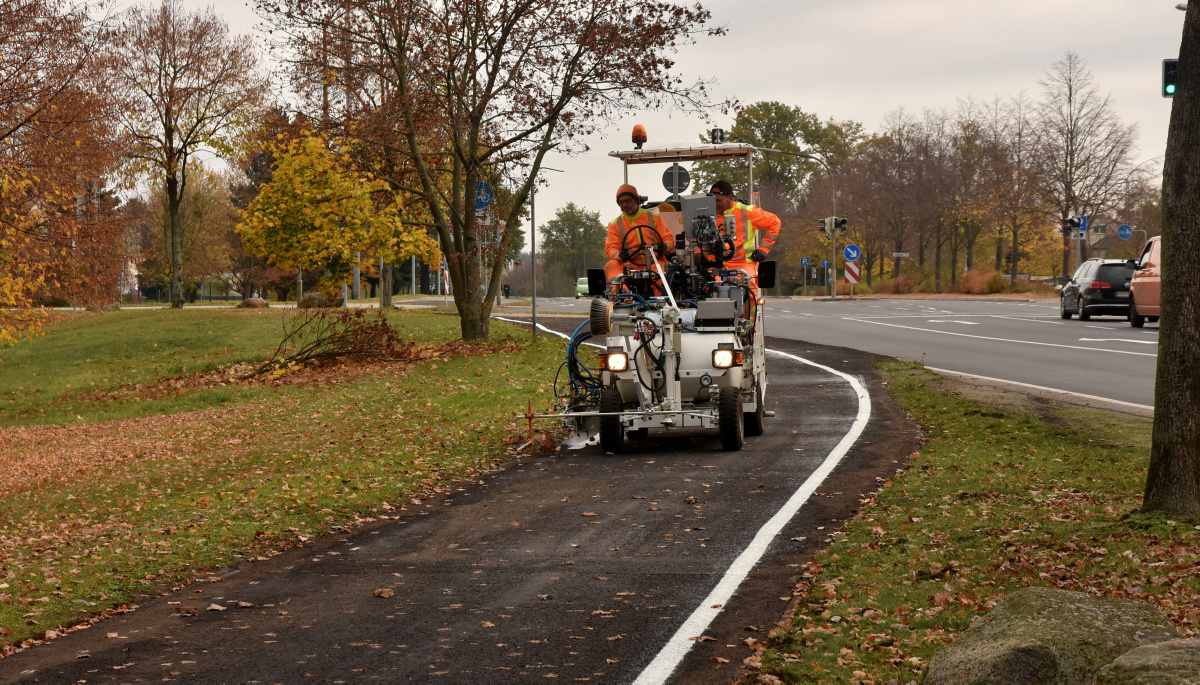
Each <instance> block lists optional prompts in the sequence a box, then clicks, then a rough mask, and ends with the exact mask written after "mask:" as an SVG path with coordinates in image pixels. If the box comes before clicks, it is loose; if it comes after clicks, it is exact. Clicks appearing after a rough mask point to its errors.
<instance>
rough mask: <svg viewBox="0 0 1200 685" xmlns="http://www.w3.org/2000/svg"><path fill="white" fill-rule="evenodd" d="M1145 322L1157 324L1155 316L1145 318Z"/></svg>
mask: <svg viewBox="0 0 1200 685" xmlns="http://www.w3.org/2000/svg"><path fill="white" fill-rule="evenodd" d="M1146 320H1147V321H1149V322H1150V323H1158V317H1157V316H1147V317H1146Z"/></svg>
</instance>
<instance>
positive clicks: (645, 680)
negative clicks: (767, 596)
mask: <svg viewBox="0 0 1200 685" xmlns="http://www.w3.org/2000/svg"><path fill="white" fill-rule="evenodd" d="M767 351H768V352H772V353H774V354H777V355H779V356H781V357H784V358H787V359H791V360H792V361H797V362H800V363H802V364H808V365H809V366H812V367H815V368H818V369H821V370H822V371H826V372H828V373H831V374H833V375H835V376H838V377H839V378H841V379H843V380H845V381H846V382H847V383H849V384H850V387H851V388H852V389H853V390H854V392H855V394H856V395H858V414H857V415H856V416H855V417H854V423H853V424H852V425H851V426H850V430H849V431H848V432H847V433H846V435H845V436H843V437H842V439H841V441H840V442H838V444H837V445H836V446H835V447H834V448H833V451H832V452H830V453H829V456H827V457H825V461H824V462H822V463H821V466H820V467H818V468H817V470H816V471H813V473H812V475H810V476H809V477H808V479H807V480H805V481H804V483H803V484H802V485H801V486H800V488H799V489H798V490H796V492H794V493H792V496H791V497H790V498H788V501H787V502H786V503H785V504H784V505H783V507H782V508H781V509H780V510H779V511H778V512H776V513H775V515H774V516H772V517H771V519H770V520H769V521H767V522H766V523H765V524H763V527H762V528H759V529H758V533H757V534H755V536H754V539H753V540H751V541H750V545H749V546H747V547H746V549H745V550H744V551H743V552H742V553H741V554H740V555H738V558H737V559H735V560H734V562H733V564H732V565H730V567H729V568H728V569H727V570H726V571H725V575H724V576H722V577H721V580H720V581H719V582H718V583H717V585H716V587H714V588H713V589H712V592H710V593H709V595H708V597H705V598H704V601H702V602H700V606H698V607H697V608H696V610H695V611H693V612H692V615H691V616H688V618H687V620H686V621H684V622H683V625H682V626H680V627H679V630H677V631H675V634H674V635H673V636H672V637H671V639H670V640H669V641H668V642H667V644H666V645H665V646H664V647H663V648H662V650H661V651H659V653H658V655H657V656H655V657H654V660H653V661H651V662H650V664H649V665H648V666H646V668H645V670H643V671H642V672H641V674H640V675H638V677H637V680H635V681H633V682H634V685H651V684H652V683H665V682H667V679H668V678H670V677H671V674H672V673H674V672H675V669H676V668H677V667H678V666H679V664H680V662H682V661H683V658H684V657H685V656H687V653H688V651H690V650H691V648H692V645H693V644H695V641H694V640H692V639H691V638H693V637H698V636H700V635H703V634H704V631H705V629H707V628H708V626H709V624H710V623H712V621H713V619H715V618H716V617H717V614H720V613H721V608H722V607H723V606H724V605H725V604H726V603H727V602H728V601H729V599H730V598H731V597H733V593H734V592H736V591H737V589H738V586H740V585H741V584H742V581H744V580H745V579H746V576H747V575H749V573H750V571H751V570H752V569H753V568H754V565H755V564H757V563H758V561H759V560H760V559H762V556H763V554H765V553H766V551H767V548H768V547H769V546H770V545H771V541H772V540H774V539H775V536H777V535H778V534H779V531H781V530H783V527H784V526H785V525H786V524H787V523H788V521H790V520H791V519H792V517H793V516H795V515H796V512H797V511H799V510H800V507H801V506H803V505H804V503H805V502H807V501H808V498H809V497H811V496H812V494H813V493H814V492H815V491H816V489H817V487H818V486H820V485H821V482H822V481H824V480H825V479H826V478H827V477H828V476H829V474H830V473H832V472H833V469H834V468H835V467H836V466H837V465H838V462H840V461H841V460H842V457H844V456H846V453H847V452H849V451H850V448H851V447H852V446H853V445H854V443H855V442H856V441H857V440H858V438H859V436H860V435H862V432H863V430H864V429H865V428H866V427H867V420H868V419H870V418H871V397H870V395H869V394H868V393H867V389H866V387H864V386H863V384H862V383H860V382H859V381H858V379H857V378H855V377H854V376H850V375H848V374H845V373H842V372H841V371H838V370H836V369H831V368H829V367H828V366H822V365H821V364H817V363H816V362H812V361H809V360H807V359H804V358H803V357H797V356H796V355H793V354H788V353H786V352H779V351H778V350H767ZM714 605H715V606H714Z"/></svg>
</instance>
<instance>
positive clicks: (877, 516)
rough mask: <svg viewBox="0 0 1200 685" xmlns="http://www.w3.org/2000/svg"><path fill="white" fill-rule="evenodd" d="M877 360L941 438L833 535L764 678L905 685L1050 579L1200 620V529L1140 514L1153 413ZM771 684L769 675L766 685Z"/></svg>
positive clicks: (1189, 621)
mask: <svg viewBox="0 0 1200 685" xmlns="http://www.w3.org/2000/svg"><path fill="white" fill-rule="evenodd" d="M879 368H880V370H881V371H882V372H883V373H884V375H885V376H886V377H887V379H888V381H889V391H890V393H891V395H892V397H893V398H894V399H896V401H897V402H899V404H900V405H901V406H902V407H903V408H904V409H905V410H907V411H908V413H909V415H910V416H911V417H912V418H913V419H914V420H916V421H917V422H919V423H920V424H921V425H922V426H923V428H924V431H925V436H926V438H927V440H928V442H926V443H925V445H924V446H923V447H922V449H921V451H920V452H919V453H917V454H914V455H912V459H911V463H910V465H909V466H908V468H907V470H906V471H905V472H904V473H902V474H899V475H897V476H896V477H895V478H894V479H892V480H890V481H889V482H888V483H887V484H886V486H885V487H884V488H883V489H882V490H880V492H879V493H877V494H876V495H864V496H863V508H862V510H861V512H860V513H859V514H858V515H857V516H856V517H855V518H854V519H853V520H851V521H850V522H848V523H847V525H846V526H845V527H844V528H843V530H841V531H838V532H837V533H834V534H833V535H832V536H831V538H830V540H829V541H828V542H829V546H828V548H827V549H826V550H825V551H824V552H822V553H820V554H819V555H818V556H817V558H816V559H815V560H814V561H813V562H812V563H810V564H809V565H808V566H807V568H805V572H804V574H803V580H802V582H801V583H800V584H799V585H798V586H797V588H796V590H795V592H794V594H795V595H796V598H797V600H796V602H795V604H794V605H793V607H792V609H791V611H790V612H789V615H788V616H787V618H786V619H785V620H784V622H782V623H781V624H780V625H779V626H778V627H776V629H775V630H773V631H772V633H771V637H770V638H769V639H768V640H767V641H766V642H765V643H762V644H756V643H754V641H753V640H751V641H749V644H750V645H751V646H752V647H754V648H756V654H755V655H753V656H751V657H750V658H749V659H747V664H746V665H747V666H750V667H752V668H753V667H757V668H756V669H754V677H761V676H763V675H766V676H773V677H775V678H777V679H779V680H781V681H784V682H796V683H810V682H830V683H833V682H851V683H887V682H900V683H906V682H911V681H918V680H920V677H921V673H922V669H923V668H924V666H925V665H926V663H927V662H928V660H929V658H930V657H932V656H933V654H935V653H936V652H937V651H938V650H939V649H941V648H942V647H943V646H944V645H945V644H947V643H949V642H951V641H953V639H954V637H955V635H957V634H958V633H959V632H960V631H962V630H963V629H965V628H966V627H967V626H968V625H970V622H971V620H972V619H973V618H974V617H975V616H977V615H980V614H983V613H986V612H987V611H989V610H990V609H991V608H993V607H994V606H995V605H996V604H997V603H998V602H999V601H1000V599H1002V598H1003V597H1004V596H1005V595H1006V594H1008V593H1009V592H1011V591H1013V590H1015V589H1017V588H1020V587H1024V586H1027V585H1044V586H1052V587H1059V588H1064V589H1068V590H1075V591H1081V592H1088V593H1092V594H1096V595H1102V596H1107V597H1122V598H1128V599H1135V600H1140V601H1144V602H1148V603H1151V604H1153V605H1155V606H1157V607H1159V608H1160V609H1161V610H1162V611H1163V613H1164V614H1166V615H1167V616H1168V617H1169V618H1170V619H1171V620H1172V621H1173V622H1174V623H1175V624H1176V626H1177V627H1178V628H1179V630H1180V632H1181V633H1182V634H1184V635H1187V636H1192V635H1193V634H1194V633H1193V631H1194V630H1195V629H1196V623H1197V621H1200V604H1198V602H1197V599H1198V596H1197V591H1198V590H1200V530H1198V529H1200V526H1196V525H1195V524H1196V523H1198V522H1197V521H1184V520H1169V519H1168V518H1166V517H1164V516H1161V515H1141V514H1137V513H1136V510H1137V509H1138V508H1139V507H1140V506H1141V495H1142V487H1143V485H1144V479H1145V474H1146V466H1147V464H1148V460H1149V444H1150V430H1151V423H1150V420H1149V419H1143V418H1137V417H1132V416H1127V415H1122V414H1114V413H1111V412H1105V411H1100V410H1091V409H1082V408H1068V407H1062V406H1053V405H1049V404H1047V403H1044V402H1039V401H1036V400H1029V399H1027V398H1022V397H1021V396H1019V395H1014V394H1010V393H1007V392H1004V391H995V390H987V389H980V388H974V387H971V386H967V385H964V384H962V383H960V382H957V381H954V380H950V379H947V378H945V377H941V376H937V375H935V374H933V373H931V372H928V371H926V370H924V369H923V368H922V367H921V366H920V365H917V364H910V363H906V362H887V363H884V364H881V365H880V367H879ZM756 682H761V681H756Z"/></svg>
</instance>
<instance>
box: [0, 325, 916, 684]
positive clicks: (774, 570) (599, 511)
mask: <svg viewBox="0 0 1200 685" xmlns="http://www.w3.org/2000/svg"><path fill="white" fill-rule="evenodd" d="M578 322H579V319H577V318H566V317H559V318H553V317H546V318H543V317H539V323H543V324H545V325H547V326H548V327H549V328H552V329H556V330H559V331H565V332H570V331H572V330H574V328H575V326H577V325H578ZM768 347H769V348H771V349H773V350H776V351H777V353H775V354H772V355H771V356H770V357H769V360H768V364H769V366H768V369H769V372H770V386H769V389H768V397H767V405H768V407H769V408H772V409H774V410H775V411H776V416H775V417H774V418H769V419H767V430H766V434H765V435H763V436H761V437H756V438H748V439H747V441H746V446H745V447H744V448H743V450H742V451H740V452H724V451H722V450H721V448H720V442H719V439H718V438H717V436H716V434H715V432H712V433H708V432H703V431H693V432H690V433H686V434H685V433H683V432H680V433H679V434H677V435H674V436H672V437H671V438H669V439H664V438H662V437H659V436H658V435H656V434H655V433H654V432H652V433H651V436H650V438H649V439H648V440H645V441H643V442H639V443H634V445H633V448H632V450H631V451H630V452H629V453H626V454H621V455H606V454H604V453H602V452H601V451H600V450H599V448H596V447H589V448H585V449H583V450H579V451H573V452H566V453H564V454H561V455H558V456H555V455H535V456H530V457H525V458H522V459H518V460H516V461H514V462H512V463H510V464H509V465H507V466H506V467H505V468H504V469H502V470H500V471H498V472H495V473H493V474H489V475H486V476H483V477H480V478H478V479H474V480H470V481H465V482H460V483H457V484H455V485H453V486H452V487H451V488H450V491H449V492H448V493H445V494H442V495H435V496H433V497H432V498H430V499H427V500H425V501H423V502H421V503H420V504H413V503H407V504H405V505H404V506H403V507H401V508H397V509H396V510H394V511H392V512H391V513H390V515H394V516H395V518H389V519H385V520H377V521H374V522H370V523H366V524H364V525H362V526H360V527H356V529H354V530H353V531H347V532H345V533H340V534H336V535H326V536H322V537H320V538H317V539H315V540H313V541H312V542H310V543H308V544H307V545H306V546H304V547H303V548H299V549H295V550H291V551H288V552H285V553H284V554H282V555H280V556H278V557H275V558H273V559H271V560H269V561H265V562H259V563H249V564H244V565H243V566H242V567H241V568H240V569H234V570H229V571H227V572H226V573H225V574H223V575H222V577H223V580H221V582H210V583H197V584H195V585H192V586H189V587H187V588H184V589H183V590H180V591H178V592H175V593H172V594H170V595H167V596H164V597H160V598H149V597H146V598H143V599H142V600H141V601H139V602H138V604H139V608H138V609H137V610H136V611H134V612H132V613H129V614H126V615H123V616H119V617H115V618H113V619H110V620H107V621H104V622H102V623H100V624H97V625H96V626H94V627H93V628H92V629H90V630H86V631H81V632H78V633H74V634H72V635H69V636H67V637H65V638H62V639H59V640H55V641H53V642H50V643H48V644H46V645H43V646H40V647H37V648H35V649H32V650H28V651H26V652H22V653H19V654H16V655H14V656H13V657H10V658H8V659H5V660H4V661H0V680H3V681H4V682H54V683H59V682H78V681H81V680H86V681H87V682H89V683H95V682H133V681H137V680H139V679H146V680H154V681H158V682H163V681H168V682H169V681H178V682H189V683H225V682H264V683H275V682H282V683H292V682H347V683H349V682H364V681H372V682H396V681H418V682H430V681H445V682H487V683H507V682H530V681H533V680H538V681H543V680H544V679H547V678H555V679H557V680H558V681H559V682H589V681H590V682H606V683H611V682H617V683H628V682H635V681H636V682H641V683H652V682H680V683H685V682H686V683H705V682H712V683H727V682H729V681H730V680H732V679H734V678H736V677H738V675H739V674H740V665H741V662H742V660H743V659H744V658H746V657H747V656H750V655H751V654H752V653H753V652H752V651H751V650H750V649H749V648H748V647H747V646H746V645H745V644H744V642H743V641H744V640H746V639H747V638H754V639H757V640H763V639H765V637H766V634H767V631H768V630H769V629H770V628H771V626H773V625H774V623H775V622H776V621H778V620H779V618H780V617H781V615H782V614H783V612H784V611H785V610H786V609H787V607H788V606H789V603H790V601H791V592H792V588H793V587H794V585H795V583H796V582H797V580H798V579H799V576H800V575H801V574H802V573H803V572H804V570H803V564H804V563H805V562H807V561H809V560H810V559H811V558H812V555H813V553H814V551H816V550H817V549H820V548H821V547H823V546H824V545H825V544H826V542H827V540H828V537H827V536H828V535H829V534H830V533H831V532H832V531H834V530H835V529H836V528H837V527H838V526H839V524H840V523H841V522H842V521H844V520H845V519H846V518H848V517H849V516H851V515H853V513H854V512H855V511H856V510H857V508H858V507H859V506H860V499H861V498H862V496H863V495H864V494H865V493H868V492H871V491H873V490H875V489H877V488H878V486H879V484H880V483H881V482H882V481H883V480H884V479H886V478H887V477H889V476H891V475H893V474H894V473H895V472H896V470H897V469H899V468H902V467H903V465H904V463H905V461H906V459H907V456H908V455H909V454H910V453H911V452H913V451H914V450H916V449H917V447H918V444H919V435H918V434H917V431H916V429H915V426H914V425H912V424H911V423H909V422H908V421H907V419H906V418H905V417H904V416H903V413H902V412H901V411H900V410H899V409H898V408H897V407H895V405H894V404H892V403H891V401H890V400H889V399H888V398H887V397H886V393H885V388H884V386H883V384H882V382H881V380H880V378H879V377H878V376H877V375H876V374H875V372H874V371H873V370H872V369H871V364H873V363H874V362H875V361H877V360H878V359H879V357H876V356H874V355H870V354H865V353H862V352H856V351H852V350H846V349H839V348H830V347H821V346H816V345H811V344H806V343H803V342H797V341H791V340H780V339H769V340H768ZM780 353H782V354H780ZM788 355H791V356H788ZM804 360H807V362H806V361H804ZM813 364H819V365H821V366H824V367H826V368H825V369H822V368H819V367H817V366H813ZM839 374H845V376H842V375H839ZM847 377H849V379H853V381H855V382H857V384H858V385H859V386H860V387H861V388H862V394H863V395H864V397H862V398H860V396H859V392H856V390H855V387H854V385H855V383H853V382H850V380H848V378H847ZM868 398H869V400H868ZM864 401H869V412H870V420H869V421H868V422H866V423H865V425H862V424H863V420H862V419H863V418H864V417H863V413H862V411H863V405H864ZM519 410H520V408H518V407H514V413H516V412H517V411H519ZM856 423H857V424H858V425H856ZM835 455H837V458H836V459H832V457H833V456H835ZM814 473H817V475H816V476H814V475H813V474H814ZM376 591H382V592H376ZM377 595H383V596H377ZM714 597H716V598H719V599H721V601H718V602H714V601H713V598H714ZM239 603H241V604H242V605H252V606H239ZM210 604H216V605H219V606H224V607H227V608H226V609H225V610H223V611H219V610H206V608H207V607H208V606H209V605H210ZM714 604H719V605H720V606H714ZM178 606H196V607H197V608H199V612H198V613H197V614H196V615H194V616H182V615H180V614H179V613H178V612H177V611H176V607H178ZM693 630H694V631H695V632H696V633H697V634H696V635H691V634H687V633H690V632H691V631H693ZM691 638H696V639H691Z"/></svg>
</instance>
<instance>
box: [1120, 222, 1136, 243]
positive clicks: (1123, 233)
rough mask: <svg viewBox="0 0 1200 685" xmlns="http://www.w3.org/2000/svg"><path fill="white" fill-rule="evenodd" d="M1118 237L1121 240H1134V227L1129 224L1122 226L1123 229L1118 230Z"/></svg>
mask: <svg viewBox="0 0 1200 685" xmlns="http://www.w3.org/2000/svg"><path fill="white" fill-rule="evenodd" d="M1117 237H1118V238H1120V239H1121V240H1129V239H1130V238H1132V237H1133V226H1130V225H1129V224H1121V227H1120V228H1118V229H1117Z"/></svg>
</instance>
